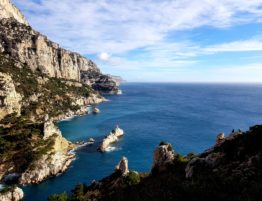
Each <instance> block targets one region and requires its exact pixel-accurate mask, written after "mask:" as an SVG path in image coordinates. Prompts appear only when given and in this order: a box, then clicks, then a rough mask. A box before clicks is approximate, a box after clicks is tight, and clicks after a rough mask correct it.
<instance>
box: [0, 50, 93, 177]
mask: <svg viewBox="0 0 262 201" xmlns="http://www.w3.org/2000/svg"><path fill="white" fill-rule="evenodd" d="M0 72H2V73H6V74H8V75H10V76H11V77H12V79H13V82H14V84H15V88H16V91H17V92H18V93H20V94H21V95H22V97H23V100H22V108H21V116H19V117H18V116H17V114H15V113H13V114H10V115H7V116H6V117H5V118H4V119H2V120H0V164H5V165H6V169H8V168H10V167H13V166H15V167H14V171H15V172H18V173H19V172H22V171H24V170H25V169H26V168H27V167H28V166H29V164H31V163H32V162H34V161H36V160H38V159H40V158H41V156H43V155H44V154H46V153H47V152H48V151H50V149H51V147H52V146H53V143H54V140H53V139H52V138H51V139H49V140H43V139H42V138H43V119H44V117H45V114H49V117H57V116H58V115H60V114H63V113H65V112H67V111H68V110H72V111H75V110H78V109H80V107H79V106H78V105H76V104H74V102H75V100H77V99H81V98H82V97H88V96H89V95H90V93H91V92H92V89H91V88H90V87H89V86H81V85H79V83H74V82H73V81H70V83H69V84H68V83H67V82H68V81H66V80H62V79H58V78H49V77H47V76H45V75H43V74H42V73H40V71H36V72H32V71H31V69H29V68H28V67H27V66H26V65H24V64H21V63H19V62H17V61H15V60H13V59H11V58H9V57H6V56H4V55H2V54H0ZM0 87H2V86H0Z"/></svg>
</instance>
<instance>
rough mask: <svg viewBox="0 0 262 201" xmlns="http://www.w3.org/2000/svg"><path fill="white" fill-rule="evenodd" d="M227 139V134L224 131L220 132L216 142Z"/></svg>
mask: <svg viewBox="0 0 262 201" xmlns="http://www.w3.org/2000/svg"><path fill="white" fill-rule="evenodd" d="M224 139H225V134H224V133H219V134H218V135H217V139H216V143H221V142H223V140H224Z"/></svg>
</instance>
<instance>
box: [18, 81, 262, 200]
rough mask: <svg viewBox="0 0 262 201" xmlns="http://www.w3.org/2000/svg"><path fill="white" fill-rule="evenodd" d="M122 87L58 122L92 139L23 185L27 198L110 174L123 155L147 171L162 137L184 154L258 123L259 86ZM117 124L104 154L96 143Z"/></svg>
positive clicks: (261, 109) (79, 137) (261, 115)
mask: <svg viewBox="0 0 262 201" xmlns="http://www.w3.org/2000/svg"><path fill="white" fill-rule="evenodd" d="M121 88H122V90H123V94H122V95H115V96H106V98H107V99H108V100H109V101H108V102H105V103H102V104H100V105H98V107H99V109H100V110H101V113H99V114H96V115H95V114H89V115H85V116H80V117H75V118H73V119H68V120H66V121H61V122H59V123H58V126H59V128H60V129H61V131H62V133H63V136H64V137H65V138H66V139H68V140H70V141H72V142H77V141H86V140H88V139H89V138H94V139H95V140H96V143H95V144H93V145H88V146H84V147H82V148H80V149H78V150H77V151H76V160H75V161H74V162H73V163H72V165H71V166H70V168H69V169H68V170H67V171H66V172H65V173H63V174H61V175H59V176H57V177H53V178H50V179H48V180H46V181H44V182H42V183H41V184H38V185H27V186H23V187H22V188H23V190H24V192H25V198H24V200H25V201H46V200H47V197H48V196H49V195H50V194H54V193H56V194H57V193H62V192H70V190H71V189H72V188H73V187H74V186H75V185H76V184H78V183H85V184H87V185H88V184H90V183H91V182H92V181H94V180H99V179H101V178H103V177H105V176H107V175H110V174H111V173H113V171H114V168H115V166H116V165H117V163H118V162H119V161H120V159H121V158H122V156H126V157H127V158H128V163H129V169H131V170H136V171H139V172H148V171H150V169H151V167H152V161H153V151H154V149H155V148H156V146H157V145H158V144H159V143H160V142H161V141H165V142H169V143H171V144H172V145H173V148H174V150H175V151H176V152H177V153H180V154H183V155H186V154H188V153H200V152H203V151H205V150H206V149H208V148H209V147H211V146H213V145H214V143H215V139H216V136H217V134H219V133H221V132H224V133H225V134H226V135H227V134H229V133H230V132H231V131H232V130H233V129H235V130H237V129H241V130H243V131H245V130H248V129H249V127H250V126H252V125H256V124H262V84H200V83H198V84H194V83H188V84H182V83H168V84H166V83H165V84H164V83H162V84H161V83H124V84H122V86H121ZM116 125H119V127H120V128H122V129H123V130H124V131H125V135H124V137H122V138H121V139H120V141H119V142H117V143H116V144H114V145H112V146H111V147H110V148H109V149H108V150H107V152H106V153H100V152H97V150H96V149H97V146H98V143H99V142H100V141H101V139H102V138H103V137H104V136H105V135H106V134H108V133H109V132H110V131H111V130H112V129H114V128H115V127H116Z"/></svg>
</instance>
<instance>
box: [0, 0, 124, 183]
mask: <svg viewBox="0 0 262 201" xmlns="http://www.w3.org/2000/svg"><path fill="white" fill-rule="evenodd" d="M0 11H1V12H0V181H5V182H19V183H22V184H28V183H39V182H41V181H42V180H44V179H45V178H47V177H49V176H53V175H56V174H58V173H60V172H63V171H65V170H66V169H67V168H68V166H69V165H70V163H71V162H72V160H73V159H74V155H73V154H72V153H71V152H70V150H72V149H74V148H75V145H73V144H72V143H71V142H68V141H67V140H66V139H64V138H63V137H62V134H61V132H60V131H59V129H58V128H57V127H56V126H55V124H54V122H55V121H58V120H61V119H63V118H67V117H70V116H73V115H82V114H86V113H87V107H86V106H87V105H89V104H97V103H100V102H103V101H105V99H104V98H103V97H102V96H101V95H100V94H101V93H110V94H115V93H117V92H118V90H119V89H118V84H117V83H116V82H115V81H114V80H113V79H112V78H111V77H110V76H107V75H104V74H102V73H101V71H100V70H99V68H98V67H97V66H96V64H95V63H94V62H92V61H91V60H89V59H87V58H85V57H83V56H81V55H79V54H77V53H74V52H70V51H68V50H65V49H63V48H61V47H60V46H59V45H58V44H56V43H54V42H52V41H50V40H49V39H48V38H47V37H46V36H44V35H42V34H41V33H39V32H37V31H35V30H33V29H32V27H30V25H29V24H28V22H27V21H26V19H25V17H24V16H23V14H22V13H21V12H20V11H19V10H18V9H17V8H16V7H15V6H14V5H13V4H12V3H11V2H10V1H9V0H0ZM47 114H48V118H45V117H46V116H47ZM10 180H12V181H10Z"/></svg>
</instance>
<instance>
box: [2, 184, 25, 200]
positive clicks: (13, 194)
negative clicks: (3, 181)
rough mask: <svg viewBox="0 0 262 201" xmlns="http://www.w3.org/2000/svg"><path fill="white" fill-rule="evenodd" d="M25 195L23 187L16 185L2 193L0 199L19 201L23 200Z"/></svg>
mask: <svg viewBox="0 0 262 201" xmlns="http://www.w3.org/2000/svg"><path fill="white" fill-rule="evenodd" d="M23 197H24V193H23V191H22V189H20V188H18V187H15V188H14V189H11V190H9V191H7V192H5V193H3V194H1V193H0V200H1V201H19V200H22V199H23Z"/></svg>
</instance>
